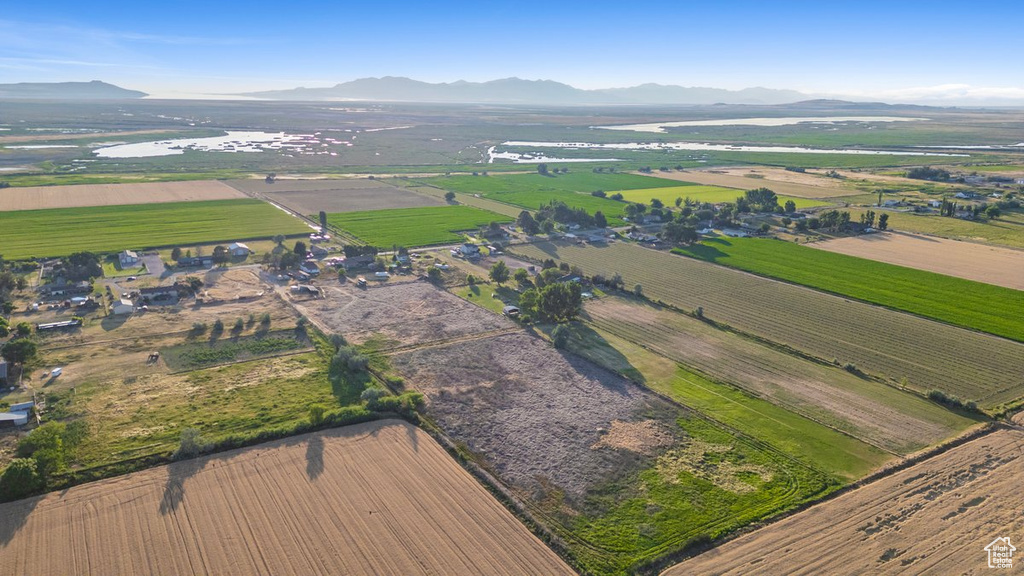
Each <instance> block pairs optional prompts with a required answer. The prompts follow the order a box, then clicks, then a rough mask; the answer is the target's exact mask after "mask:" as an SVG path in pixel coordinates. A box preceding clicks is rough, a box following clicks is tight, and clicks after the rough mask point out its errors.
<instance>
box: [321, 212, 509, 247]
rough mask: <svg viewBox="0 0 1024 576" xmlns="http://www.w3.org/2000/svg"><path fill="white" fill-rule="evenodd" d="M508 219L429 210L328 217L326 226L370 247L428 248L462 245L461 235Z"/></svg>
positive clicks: (345, 213) (479, 213)
mask: <svg viewBox="0 0 1024 576" xmlns="http://www.w3.org/2000/svg"><path fill="white" fill-rule="evenodd" d="M511 221H512V219H511V218H510V217H508V216H502V215H501V214H495V213H494V212H488V211H487V210H481V209H479V208H474V207H472V206H462V205H457V206H429V207H424V208H399V209H394V210H368V211H365V212H344V213H340V214H328V215H327V222H328V224H330V225H331V226H333V227H336V228H340V229H341V230H344V231H345V232H348V233H349V234H352V235H353V236H355V237H357V238H359V239H360V240H362V241H363V242H366V243H367V244H370V245H373V246H380V247H387V248H390V247H391V246H392V245H396V244H397V245H398V246H406V247H413V246H431V245H435V244H450V243H455V242H461V241H462V240H463V235H462V234H460V233H459V232H460V231H465V230H475V229H477V228H479V227H481V226H486V225H488V224H489V223H491V222H511Z"/></svg>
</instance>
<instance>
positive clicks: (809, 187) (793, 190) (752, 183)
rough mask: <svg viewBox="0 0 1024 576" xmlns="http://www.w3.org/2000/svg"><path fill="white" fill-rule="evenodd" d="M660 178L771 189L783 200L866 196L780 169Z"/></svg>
mask: <svg viewBox="0 0 1024 576" xmlns="http://www.w3.org/2000/svg"><path fill="white" fill-rule="evenodd" d="M661 177H662V178H668V179H670V180H679V181H682V182H694V183H697V184H705V185H708V186H724V187H726V188H736V189H739V190H752V189H754V188H761V187H762V186H763V187H765V188H771V189H772V190H774V191H775V193H776V194H778V195H780V196H782V195H785V196H795V197H797V198H836V197H839V196H853V195H856V194H862V193H863V192H862V191H860V190H857V189H855V188H846V187H844V186H843V185H842V181H841V180H838V179H835V178H828V177H826V176H822V175H818V174H811V173H803V174H802V173H798V172H787V171H785V170H783V169H781V168H760V167H759V168H721V169H716V170H688V171H685V172H672V173H667V174H662V175H661Z"/></svg>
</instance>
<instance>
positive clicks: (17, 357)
mask: <svg viewBox="0 0 1024 576" xmlns="http://www.w3.org/2000/svg"><path fill="white" fill-rule="evenodd" d="M38 353H39V350H38V348H37V347H36V343H35V342H33V341H32V340H29V339H28V338H19V339H17V340H11V341H10V342H8V343H7V344H4V347H3V348H0V356H3V357H4V359H5V360H7V361H8V362H10V363H11V364H22V365H24V364H26V363H28V362H31V361H33V360H35V358H36V354H38Z"/></svg>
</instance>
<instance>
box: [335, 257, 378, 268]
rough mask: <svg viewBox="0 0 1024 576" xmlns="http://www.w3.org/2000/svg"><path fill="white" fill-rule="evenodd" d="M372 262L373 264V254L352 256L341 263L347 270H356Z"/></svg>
mask: <svg viewBox="0 0 1024 576" xmlns="http://www.w3.org/2000/svg"><path fill="white" fill-rule="evenodd" d="M370 264H373V256H352V257H351V258H346V259H345V260H344V261H343V262H342V263H341V265H342V266H343V267H344V268H345V269H346V270H355V269H356V268H362V267H364V266H369V265H370Z"/></svg>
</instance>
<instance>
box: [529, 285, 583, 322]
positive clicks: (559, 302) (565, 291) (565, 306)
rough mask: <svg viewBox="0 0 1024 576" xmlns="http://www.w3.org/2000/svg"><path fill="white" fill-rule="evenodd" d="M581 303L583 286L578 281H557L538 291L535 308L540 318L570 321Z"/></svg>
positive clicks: (574, 316) (577, 312) (577, 311)
mask: <svg viewBox="0 0 1024 576" xmlns="http://www.w3.org/2000/svg"><path fill="white" fill-rule="evenodd" d="M582 305H583V287H582V286H581V285H580V283H579V282H557V283H555V284H550V285H548V286H545V287H544V288H543V289H542V290H541V291H540V301H539V302H538V305H537V308H538V312H539V315H540V316H541V317H542V318H545V319H547V320H550V321H553V322H559V323H562V322H570V321H572V320H574V319H575V318H576V315H577V314H579V311H580V307H581V306H582Z"/></svg>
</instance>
